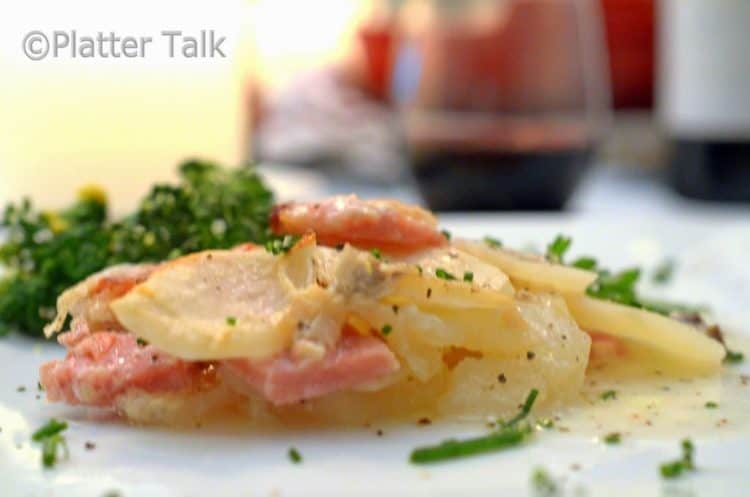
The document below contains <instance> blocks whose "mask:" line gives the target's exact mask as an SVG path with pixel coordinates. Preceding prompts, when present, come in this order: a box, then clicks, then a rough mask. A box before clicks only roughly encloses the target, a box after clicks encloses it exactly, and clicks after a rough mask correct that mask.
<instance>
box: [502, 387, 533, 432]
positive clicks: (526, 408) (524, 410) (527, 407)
mask: <svg viewBox="0 0 750 497" xmlns="http://www.w3.org/2000/svg"><path fill="white" fill-rule="evenodd" d="M537 396H539V390H537V389H536V388H532V389H531V391H530V392H529V394H528V395H527V396H526V400H525V401H524V402H523V405H521V411H520V412H519V413H518V414H516V415H515V416H513V417H512V418H510V421H508V422H507V423H504V424H505V426H513V425H515V424H517V423H518V422H519V421H522V420H523V419H524V418H526V416H528V415H529V413H530V412H531V408H532V407H534V402H535V401H536V398H537Z"/></svg>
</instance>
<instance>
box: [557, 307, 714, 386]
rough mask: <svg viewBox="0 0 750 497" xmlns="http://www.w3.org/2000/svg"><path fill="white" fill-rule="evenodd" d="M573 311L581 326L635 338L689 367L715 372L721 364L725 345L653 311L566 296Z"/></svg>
mask: <svg viewBox="0 0 750 497" xmlns="http://www.w3.org/2000/svg"><path fill="white" fill-rule="evenodd" d="M565 300H566V302H567V304H568V308H569V309H570V312H571V314H572V315H573V317H574V318H575V320H576V321H577V322H578V324H579V326H581V328H583V329H586V330H590V331H599V332H602V333H607V334H609V335H612V336H615V337H618V338H622V339H626V340H633V341H635V342H638V343H640V344H643V345H646V346H648V347H651V348H653V349H655V350H657V351H659V352H661V353H663V354H664V355H666V356H668V357H673V358H675V359H678V360H679V361H680V362H681V363H682V364H684V365H685V366H686V367H692V368H694V369H697V370H702V371H714V370H716V369H719V368H720V367H721V361H722V359H723V358H724V348H723V347H722V346H721V345H720V344H719V343H718V342H716V341H715V340H712V339H710V338H708V337H707V336H706V335H704V334H702V333H700V332H699V331H697V330H696V329H695V328H693V327H691V326H689V325H686V324H684V323H681V322H679V321H677V320H674V319H670V318H667V317H664V316H661V315H659V314H655V313H653V312H649V311H645V310H643V309H637V308H635V307H628V306H624V305H621V304H616V303H614V302H608V301H605V300H598V299H594V298H591V297H587V296H585V295H578V296H575V295H566V296H565Z"/></svg>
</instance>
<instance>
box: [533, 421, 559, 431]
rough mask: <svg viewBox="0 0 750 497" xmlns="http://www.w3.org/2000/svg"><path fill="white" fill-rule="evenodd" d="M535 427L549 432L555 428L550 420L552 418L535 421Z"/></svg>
mask: <svg viewBox="0 0 750 497" xmlns="http://www.w3.org/2000/svg"><path fill="white" fill-rule="evenodd" d="M536 425H537V426H538V427H539V428H544V429H545V430H551V429H552V428H554V427H555V422H554V420H552V418H542V419H537V421H536Z"/></svg>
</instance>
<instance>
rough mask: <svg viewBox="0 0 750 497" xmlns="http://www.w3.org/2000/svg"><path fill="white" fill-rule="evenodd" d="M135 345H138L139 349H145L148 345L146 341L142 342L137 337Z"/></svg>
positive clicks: (141, 339)
mask: <svg viewBox="0 0 750 497" xmlns="http://www.w3.org/2000/svg"><path fill="white" fill-rule="evenodd" d="M135 344H136V345H138V346H139V347H145V346H146V345H148V341H146V340H144V339H143V338H141V337H138V338H136V339H135Z"/></svg>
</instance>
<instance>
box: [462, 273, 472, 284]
mask: <svg viewBox="0 0 750 497" xmlns="http://www.w3.org/2000/svg"><path fill="white" fill-rule="evenodd" d="M464 281H467V282H469V283H471V282H472V281H474V273H472V272H471V271H464Z"/></svg>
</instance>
